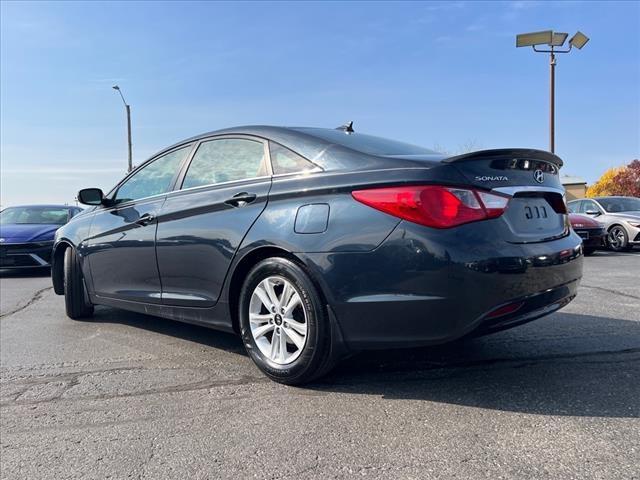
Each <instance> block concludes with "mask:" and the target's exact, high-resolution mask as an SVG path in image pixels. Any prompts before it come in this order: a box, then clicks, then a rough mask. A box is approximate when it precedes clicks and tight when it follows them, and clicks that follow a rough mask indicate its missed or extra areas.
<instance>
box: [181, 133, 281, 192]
mask: <svg viewBox="0 0 640 480" xmlns="http://www.w3.org/2000/svg"><path fill="white" fill-rule="evenodd" d="M267 174H268V172H267V167H266V163H265V158H264V145H263V143H262V142H259V141H256V140H248V139H244V138H221V139H218V140H209V141H207V142H203V143H201V144H200V146H199V147H198V150H197V151H196V153H195V155H194V156H193V159H192V160H191V164H190V165H189V168H188V170H187V173H186V175H185V177H184V181H183V182H182V188H183V189H185V188H193V187H201V186H204V185H213V184H216V183H223V182H232V181H235V180H244V179H249V178H255V177H263V176H265V175H267Z"/></svg>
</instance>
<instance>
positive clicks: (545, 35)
mask: <svg viewBox="0 0 640 480" xmlns="http://www.w3.org/2000/svg"><path fill="white" fill-rule="evenodd" d="M552 41H553V30H544V31H542V32H531V33H521V34H519V35H516V47H533V46H535V45H550V44H551V42H552Z"/></svg>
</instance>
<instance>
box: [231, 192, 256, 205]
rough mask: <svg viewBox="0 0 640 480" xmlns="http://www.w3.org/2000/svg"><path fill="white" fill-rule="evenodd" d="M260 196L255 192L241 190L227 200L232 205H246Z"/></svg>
mask: <svg viewBox="0 0 640 480" xmlns="http://www.w3.org/2000/svg"><path fill="white" fill-rule="evenodd" d="M256 198H258V196H257V195H256V194H255V193H247V192H240V193H237V194H235V195H234V196H233V197H231V198H230V199H228V200H227V201H225V202H224V203H226V204H227V205H231V206H232V207H244V206H245V205H246V204H248V203H251V202H253V201H254V200H255V199H256Z"/></svg>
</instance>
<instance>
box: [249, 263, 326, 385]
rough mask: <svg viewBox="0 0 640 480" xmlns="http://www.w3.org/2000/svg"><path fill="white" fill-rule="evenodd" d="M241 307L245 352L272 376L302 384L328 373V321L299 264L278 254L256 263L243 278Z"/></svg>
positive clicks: (292, 383) (324, 309)
mask: <svg viewBox="0 0 640 480" xmlns="http://www.w3.org/2000/svg"><path fill="white" fill-rule="evenodd" d="M285 297H287V298H285ZM239 309H240V311H239V318H240V333H241V336H242V340H243V343H244V345H245V348H246V350H247V353H248V354H249V357H251V360H253V362H254V363H255V364H256V365H257V367H258V368H259V369H260V370H261V371H262V372H263V373H264V374H265V375H266V376H268V377H269V378H270V379H272V380H274V381H276V382H279V383H284V384H287V385H301V384H304V383H308V382H310V381H312V380H314V379H316V378H318V377H319V376H321V375H323V374H325V373H327V371H328V369H327V360H328V357H329V356H330V354H331V327H330V323H329V319H328V317H327V312H326V308H325V305H324V304H323V302H322V298H321V296H320V294H319V292H318V289H317V288H316V287H315V285H314V284H313V282H312V281H311V279H310V278H309V276H308V275H307V273H306V272H305V271H304V270H303V269H302V268H301V267H300V266H298V265H297V264H295V263H294V262H292V261H290V260H288V259H285V258H280V257H274V258H268V259H266V260H263V261H261V262H260V263H258V264H257V265H256V266H255V267H254V268H253V269H251V271H250V272H249V273H248V275H247V278H246V280H245V282H244V285H243V287H242V291H241V293H240V306H239ZM274 344H275V346H274Z"/></svg>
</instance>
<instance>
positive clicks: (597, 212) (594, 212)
mask: <svg viewBox="0 0 640 480" xmlns="http://www.w3.org/2000/svg"><path fill="white" fill-rule="evenodd" d="M584 213H586V214H587V215H593V216H594V217H597V216H598V215H602V214H601V213H600V212H599V211H598V210H587V211H586V212H584Z"/></svg>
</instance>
